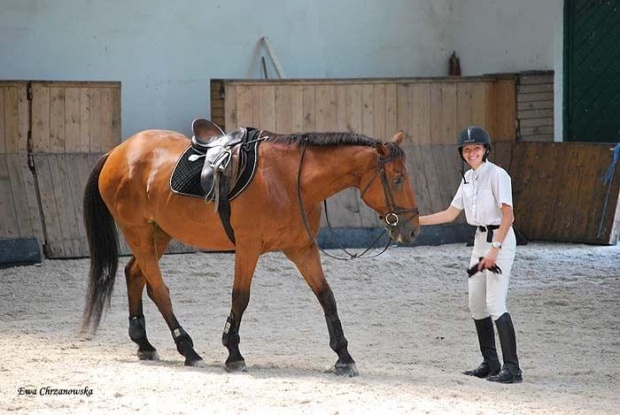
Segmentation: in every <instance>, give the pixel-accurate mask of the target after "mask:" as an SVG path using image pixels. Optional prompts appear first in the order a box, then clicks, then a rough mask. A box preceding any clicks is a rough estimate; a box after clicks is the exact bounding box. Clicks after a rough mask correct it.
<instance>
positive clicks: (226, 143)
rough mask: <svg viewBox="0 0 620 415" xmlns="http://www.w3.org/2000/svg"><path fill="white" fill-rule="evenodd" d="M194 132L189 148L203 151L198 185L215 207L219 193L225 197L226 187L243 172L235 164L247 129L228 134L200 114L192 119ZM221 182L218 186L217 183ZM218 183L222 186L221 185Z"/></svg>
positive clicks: (195, 157) (234, 181)
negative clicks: (202, 162)
mask: <svg viewBox="0 0 620 415" xmlns="http://www.w3.org/2000/svg"><path fill="white" fill-rule="evenodd" d="M192 130H193V131H194V136H193V137H192V148H193V149H194V151H196V153H199V154H204V158H205V160H204V164H203V167H202V172H201V173H200V186H201V187H202V190H203V191H204V192H205V200H206V201H215V211H216V212H217V211H218V210H219V199H220V194H221V193H223V194H224V197H225V198H227V197H228V189H232V188H233V187H234V185H235V184H236V183H237V181H238V180H239V177H240V175H241V173H242V172H243V170H244V169H243V166H241V168H240V165H239V148H240V146H238V144H241V142H242V141H243V139H244V138H245V137H246V136H247V129H245V128H243V127H242V128H240V129H239V130H237V131H233V132H231V133H228V134H224V132H223V131H222V130H221V129H220V127H218V126H217V125H215V124H214V123H212V122H211V121H208V120H205V119H204V118H198V119H196V120H194V122H193V123H192ZM201 157H202V156H201V155H192V156H190V157H189V160H190V161H196V160H198V159H199V158H201ZM221 185H222V186H221ZM220 187H224V188H223V189H221V188H220Z"/></svg>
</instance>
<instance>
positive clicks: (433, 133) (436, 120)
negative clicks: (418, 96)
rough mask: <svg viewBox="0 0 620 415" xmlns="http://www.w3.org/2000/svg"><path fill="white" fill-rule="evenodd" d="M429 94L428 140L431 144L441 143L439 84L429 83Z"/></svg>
mask: <svg viewBox="0 0 620 415" xmlns="http://www.w3.org/2000/svg"><path fill="white" fill-rule="evenodd" d="M430 94H431V102H430V105H431V118H430V121H431V125H430V140H431V141H430V142H431V144H443V143H442V138H443V137H442V136H441V127H442V117H441V112H442V109H443V102H442V95H441V84H431V85H430Z"/></svg>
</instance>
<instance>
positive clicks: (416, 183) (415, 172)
mask: <svg viewBox="0 0 620 415" xmlns="http://www.w3.org/2000/svg"><path fill="white" fill-rule="evenodd" d="M422 148H423V147H422V146H419V145H412V144H406V145H405V146H404V148H403V149H404V150H405V153H406V154H407V158H406V160H407V171H408V173H409V179H410V180H411V184H412V186H413V190H414V192H415V197H416V202H417V204H418V209H419V210H420V214H422V215H427V214H430V213H435V212H433V210H432V205H431V196H430V191H429V188H428V183H427V179H426V178H427V174H428V171H427V170H425V169H424V165H425V162H428V160H424V159H423V158H422V156H421V155H420V153H421V150H422Z"/></svg>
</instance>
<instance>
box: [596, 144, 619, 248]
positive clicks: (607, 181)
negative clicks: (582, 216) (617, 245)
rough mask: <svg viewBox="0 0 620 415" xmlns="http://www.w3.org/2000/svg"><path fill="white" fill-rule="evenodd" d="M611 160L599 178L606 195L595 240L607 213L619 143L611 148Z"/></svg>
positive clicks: (601, 229)
mask: <svg viewBox="0 0 620 415" xmlns="http://www.w3.org/2000/svg"><path fill="white" fill-rule="evenodd" d="M612 151H613V158H612V160H611V163H610V164H609V167H608V168H607V171H606V172H605V174H604V175H603V177H601V181H602V182H603V185H607V186H608V187H607V194H606V195H605V202H604V203H603V213H602V214H601V223H600V224H599V226H598V234H597V235H596V239H601V236H602V235H603V223H604V222H605V213H606V212H607V202H609V193H610V192H611V182H612V181H613V179H614V173H615V171H616V165H617V164H618V159H620V143H618V144H616V146H615V147H614V148H613V150H612Z"/></svg>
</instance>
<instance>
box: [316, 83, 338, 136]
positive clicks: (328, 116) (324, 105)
mask: <svg viewBox="0 0 620 415" xmlns="http://www.w3.org/2000/svg"><path fill="white" fill-rule="evenodd" d="M315 100H316V107H315V110H316V130H317V131H320V132H328V131H335V130H336V90H335V87H334V86H333V85H317V86H316V87H315Z"/></svg>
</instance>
